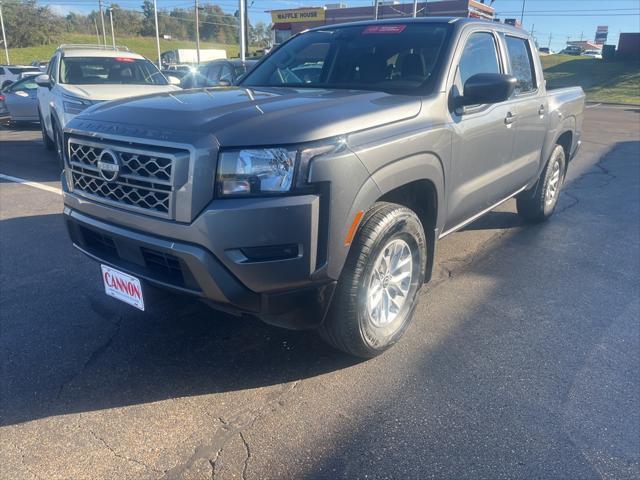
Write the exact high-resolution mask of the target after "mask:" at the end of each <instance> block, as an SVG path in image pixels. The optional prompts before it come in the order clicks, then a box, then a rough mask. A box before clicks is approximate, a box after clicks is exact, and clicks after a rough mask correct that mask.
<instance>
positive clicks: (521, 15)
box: [520, 0, 527, 25]
mask: <svg viewBox="0 0 640 480" xmlns="http://www.w3.org/2000/svg"><path fill="white" fill-rule="evenodd" d="M526 3H527V0H522V13H521V14H520V25H522V24H523V22H524V6H525V4H526Z"/></svg>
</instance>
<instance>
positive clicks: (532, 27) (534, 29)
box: [531, 23, 536, 37]
mask: <svg viewBox="0 0 640 480" xmlns="http://www.w3.org/2000/svg"><path fill="white" fill-rule="evenodd" d="M535 31H536V24H535V23H534V24H532V25H531V36H532V37H534V35H533V33H534V32H535Z"/></svg>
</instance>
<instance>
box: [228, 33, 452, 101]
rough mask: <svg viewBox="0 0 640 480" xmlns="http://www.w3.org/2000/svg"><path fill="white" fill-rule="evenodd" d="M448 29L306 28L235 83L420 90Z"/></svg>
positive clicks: (432, 69)
mask: <svg viewBox="0 0 640 480" xmlns="http://www.w3.org/2000/svg"><path fill="white" fill-rule="evenodd" d="M449 31H450V25H448V24H440V23H411V24H374V25H362V26H351V27H335V28H331V29H327V30H317V31H311V32H308V33H304V34H302V35H299V36H297V37H294V38H292V39H291V40H290V41H288V42H287V43H285V44H284V45H282V46H281V47H280V48H279V49H277V50H276V51H275V52H273V53H272V54H271V55H270V56H269V57H267V58H266V59H265V60H264V61H263V62H262V63H261V64H260V65H258V66H257V67H256V68H255V69H254V70H252V71H251V72H250V73H248V74H247V75H246V77H245V78H244V79H243V80H242V82H240V83H241V85H242V86H251V87H257V86H270V87H275V86H293V87H309V88H314V87H316V88H329V87H330V88H346V89H364V90H381V91H388V90H404V91H408V92H414V93H418V92H420V93H425V90H428V88H429V84H430V80H431V79H432V78H433V76H434V74H435V72H436V69H437V68H439V64H440V57H441V53H442V50H443V46H444V45H445V41H446V39H447V37H448V34H449Z"/></svg>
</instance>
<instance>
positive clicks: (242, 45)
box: [238, 0, 247, 62]
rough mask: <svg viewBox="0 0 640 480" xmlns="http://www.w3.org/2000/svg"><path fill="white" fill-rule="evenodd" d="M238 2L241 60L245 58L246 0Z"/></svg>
mask: <svg viewBox="0 0 640 480" xmlns="http://www.w3.org/2000/svg"><path fill="white" fill-rule="evenodd" d="M238 1H239V2H240V5H239V6H240V12H239V13H240V18H239V19H238V20H240V60H242V61H243V62H244V61H245V59H246V58H247V42H246V38H247V31H246V30H247V28H246V27H247V23H246V22H245V17H246V13H247V11H246V8H245V7H246V0H238Z"/></svg>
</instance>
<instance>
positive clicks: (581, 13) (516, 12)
mask: <svg viewBox="0 0 640 480" xmlns="http://www.w3.org/2000/svg"><path fill="white" fill-rule="evenodd" d="M338 1H340V0H325V1H317V0H253V1H252V0H248V3H249V5H250V6H249V19H250V21H251V22H252V23H256V22H258V21H263V22H267V23H269V22H270V17H269V15H268V14H267V13H265V10H270V9H281V8H298V7H313V6H322V5H324V4H326V3H337V2H338ZM430 1H438V0H430ZM405 2H406V3H410V2H411V0H401V3H405ZM489 2H490V0H487V1H486V3H489ZM40 3H41V4H47V5H50V6H52V7H53V8H54V9H55V10H56V11H58V12H59V13H67V12H69V11H76V12H83V13H87V12H89V11H91V10H92V9H97V5H98V0H40ZM103 3H104V4H105V5H108V4H109V3H111V0H103ZM113 3H118V4H119V5H120V6H121V7H123V8H127V9H132V10H139V9H140V5H141V4H142V0H114V1H113ZM157 3H158V8H159V9H165V8H166V9H172V8H173V7H181V8H188V7H191V6H192V5H193V4H194V1H193V0H157ZM200 3H214V4H218V5H220V6H221V7H222V9H223V10H224V11H226V12H229V13H233V12H234V11H235V10H236V9H237V5H238V2H237V1H235V0H219V1H215V0H200ZM342 3H346V4H347V5H349V6H363V5H371V4H372V0H342ZM522 5H523V0H495V1H494V3H493V6H494V8H495V9H496V12H497V13H498V16H499V17H500V18H513V17H515V18H520V14H521V11H522ZM524 5H525V14H524V24H523V25H524V28H525V29H527V30H528V31H532V30H533V34H534V36H535V37H536V38H537V40H538V44H539V45H540V46H545V47H546V46H548V45H549V37H550V36H551V49H552V50H556V51H557V50H561V49H562V48H564V46H565V44H566V41H567V38H570V39H571V40H579V39H580V38H581V37H582V38H583V39H585V40H590V39H591V40H592V39H593V37H594V36H595V31H596V28H597V26H598V25H607V26H608V27H609V39H608V41H607V43H612V44H617V43H618V35H619V33H620V32H638V31H640V0H524Z"/></svg>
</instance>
